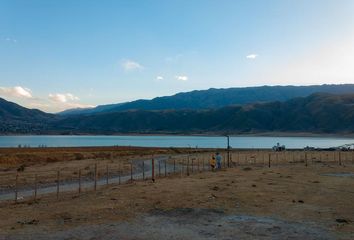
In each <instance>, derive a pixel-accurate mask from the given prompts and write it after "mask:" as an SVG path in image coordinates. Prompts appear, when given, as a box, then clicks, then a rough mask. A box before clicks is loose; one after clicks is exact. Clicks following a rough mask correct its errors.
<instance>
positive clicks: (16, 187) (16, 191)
mask: <svg viewBox="0 0 354 240" xmlns="http://www.w3.org/2000/svg"><path fill="white" fill-rule="evenodd" d="M17 194H18V172H16V178H15V202H16V203H17Z"/></svg>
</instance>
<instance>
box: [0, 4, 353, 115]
mask: <svg viewBox="0 0 354 240" xmlns="http://www.w3.org/2000/svg"><path fill="white" fill-rule="evenodd" d="M353 12H354V1H352V0H277V1H275V0H273V1H272V0H268V1H264V0H258V1H256V0H239V1H236V0H229V1H228V0H220V1H216V0H213V1H207V0H203V1H201V0H185V1H183V0H175V1H172V0H170V1H166V0H161V1H158V0H139V1H138V0H121V1H119V0H116V1H108V0H103V1H98V0H97V1H93V0H85V1H83V0H82V1H79V0H74V1H69V0H60V1H59V0H57V1H54V0H51V1H47V0H45V1H31V0H22V1H16V0H0V96H1V97H4V98H6V99H8V100H11V101H15V102H17V103H20V104H22V105H24V106H27V107H31V108H40V109H42V110H45V111H49V112H57V111H61V110H63V109H67V108H73V107H86V106H95V105H99V104H106V103H117V102H124V101H130V100H134V99H138V98H153V97H156V96H164V95H172V94H174V93H177V92H181V91H190V90H195V89H208V88H211V87H214V88H226V87H242V86H259V85H289V84H291V85H310V84H324V83H354V14H353Z"/></svg>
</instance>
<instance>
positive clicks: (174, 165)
mask: <svg viewBox="0 0 354 240" xmlns="http://www.w3.org/2000/svg"><path fill="white" fill-rule="evenodd" d="M173 173H176V159H173Z"/></svg>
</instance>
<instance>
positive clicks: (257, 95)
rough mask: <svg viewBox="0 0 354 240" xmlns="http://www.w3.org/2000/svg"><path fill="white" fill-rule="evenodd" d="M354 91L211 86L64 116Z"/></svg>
mask: <svg viewBox="0 0 354 240" xmlns="http://www.w3.org/2000/svg"><path fill="white" fill-rule="evenodd" d="M317 92H323V93H332V94H344V93H354V84H343V85H313V86H262V87H245V88H226V89H214V88H211V89H208V90H200V91H192V92H185V93H178V94H175V95H173V96H166V97H157V98H154V99H152V100H136V101H132V102H127V103H119V104H109V105H101V106H97V107H96V108H89V109H77V110H75V109H72V110H68V111H64V112H61V113H59V114H60V115H78V114H85V115H88V114H95V113H108V112H119V111H127V110H181V109H185V110H187V109H190V110H198V109H210V108H220V107H226V106H229V105H236V104H249V103H257V102H271V101H286V100H289V99H292V98H296V97H306V96H309V95H311V94H313V93H317Z"/></svg>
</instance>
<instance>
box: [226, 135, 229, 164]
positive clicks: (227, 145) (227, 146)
mask: <svg viewBox="0 0 354 240" xmlns="http://www.w3.org/2000/svg"><path fill="white" fill-rule="evenodd" d="M226 137H227V167H230V136H229V135H226Z"/></svg>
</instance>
